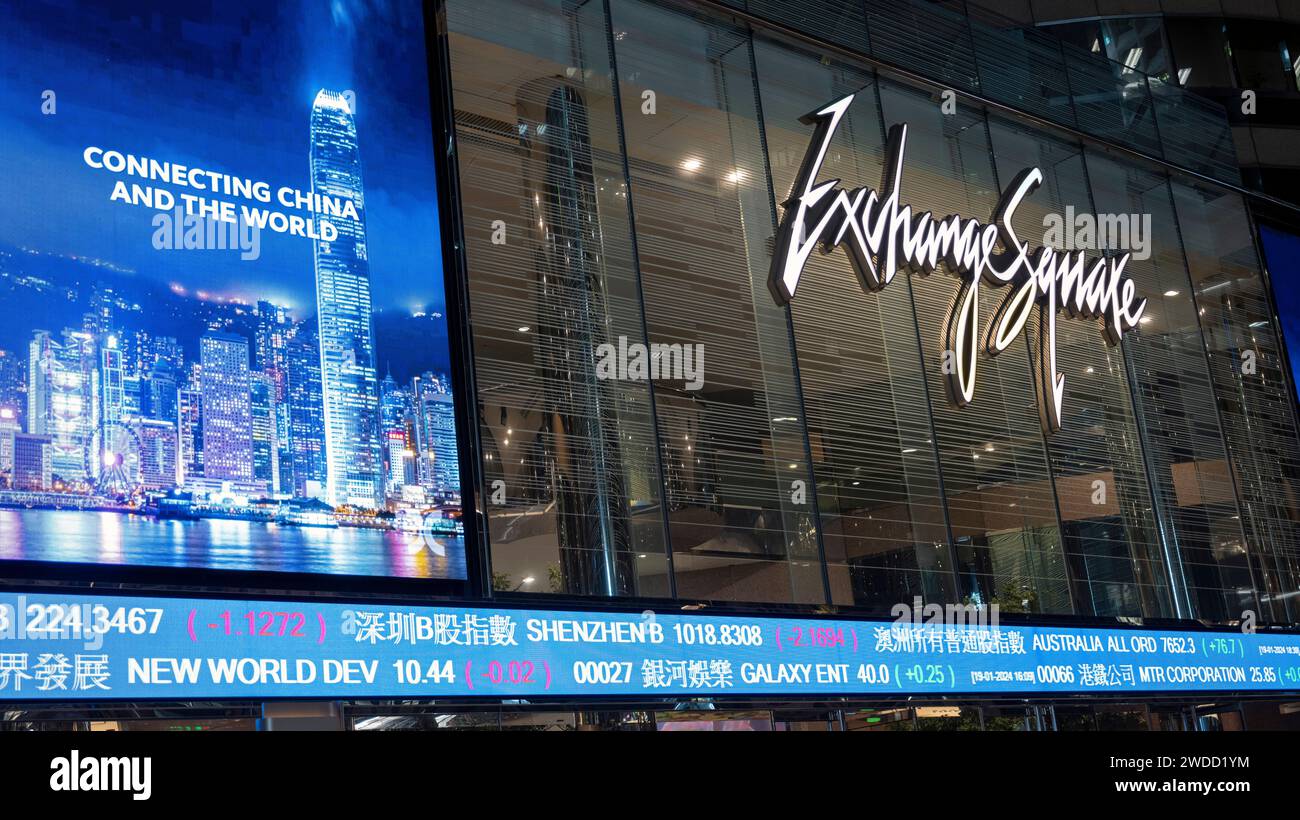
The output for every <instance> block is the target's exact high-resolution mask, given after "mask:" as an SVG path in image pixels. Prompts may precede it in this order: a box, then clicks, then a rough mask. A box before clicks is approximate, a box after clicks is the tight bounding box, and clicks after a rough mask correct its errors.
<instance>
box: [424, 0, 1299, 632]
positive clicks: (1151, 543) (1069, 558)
mask: <svg viewBox="0 0 1300 820" xmlns="http://www.w3.org/2000/svg"><path fill="white" fill-rule="evenodd" d="M742 6H743V7H742ZM442 13H443V15H445V16H444V19H441V20H440V21H439V25H440V26H441V27H442V31H443V33H444V34H445V39H444V40H443V42H444V44H445V49H446V55H445V56H446V67H447V68H448V69H449V74H448V77H447V78H446V82H447V84H448V85H449V86H450V88H449V92H448V93H449V95H450V103H451V105H450V108H451V111H452V115H453V116H452V120H453V122H452V123H450V126H451V128H452V129H453V131H454V149H455V150H454V161H453V172H454V174H455V176H456V191H457V193H456V196H457V201H456V203H455V204H456V206H457V211H458V213H457V216H456V220H457V225H456V228H455V231H456V234H457V241H458V243H459V245H458V247H459V249H460V250H461V251H462V258H461V259H460V260H458V261H459V263H460V264H462V265H463V267H464V271H463V272H464V274H465V281H466V283H467V302H468V304H467V306H466V311H467V316H468V328H469V340H468V341H469V347H470V351H469V355H471V356H472V361H473V368H472V369H473V373H474V379H475V388H476V401H475V402H474V406H473V408H472V416H473V418H472V421H473V423H474V424H475V425H476V430H474V431H473V438H474V439H475V450H476V452H475V459H474V460H475V462H476V467H477V475H475V476H473V477H471V476H468V475H467V476H465V479H466V481H467V482H468V481H472V482H473V483H474V485H475V486H474V490H475V493H474V495H475V498H476V499H477V504H478V513H479V515H478V520H479V521H480V522H481V525H480V527H479V529H480V530H481V532H480V533H479V535H480V540H481V541H482V549H483V553H484V554H483V557H484V559H485V561H486V564H487V566H489V567H490V579H491V587H492V594H495V595H496V596H497V597H503V598H510V597H512V596H522V597H538V598H541V599H544V600H560V599H564V598H570V599H571V598H580V599H584V600H588V601H617V600H624V599H632V600H642V599H644V600H653V601H660V602H662V601H665V600H667V601H673V602H678V603H680V604H682V605H687V606H690V605H696V604H703V605H709V604H715V605H718V604H725V605H729V606H733V607H734V606H740V607H768V608H770V607H793V608H797V609H803V610H808V611H813V610H816V611H826V610H827V609H828V608H834V609H836V610H839V611H844V612H860V613H862V614H876V615H879V614H887V613H888V612H889V611H890V608H891V607H892V606H893V605H895V604H897V603H899V602H910V601H912V600H913V599H914V597H916V596H920V597H921V598H923V599H924V600H925V601H926V602H938V603H977V604H987V603H997V604H999V605H1000V607H1001V608H1002V610H1003V611H1004V612H1027V613H1033V614H1036V615H1039V616H1056V615H1065V616H1086V617H1102V618H1144V619H1184V620H1192V619H1195V620H1200V621H1203V622H1207V623H1213V624H1226V623H1233V622H1237V621H1239V620H1242V619H1243V618H1244V617H1254V618H1257V619H1258V620H1259V621H1260V622H1262V623H1277V624H1295V623H1297V622H1300V608H1297V603H1296V594H1297V592H1300V540H1298V539H1300V530H1298V529H1297V524H1298V522H1300V498H1297V491H1300V475H1298V474H1297V471H1298V470H1300V438H1297V427H1296V414H1295V402H1294V392H1293V386H1292V385H1291V384H1290V381H1289V376H1288V368H1287V366H1286V363H1285V361H1286V354H1285V351H1284V350H1283V348H1282V345H1281V342H1280V341H1279V338H1280V337H1279V333H1278V326H1277V319H1276V315H1275V310H1274V308H1273V307H1272V303H1271V297H1270V292H1269V288H1268V284H1267V277H1266V272H1265V269H1264V265H1263V263H1262V261H1261V256H1260V254H1259V252H1258V250H1257V242H1256V235H1255V228H1254V225H1253V221H1252V217H1251V212H1250V208H1249V205H1248V194H1246V193H1245V192H1244V191H1243V190H1242V189H1241V188H1240V187H1239V184H1240V177H1239V175H1238V172H1237V170H1236V163H1235V155H1234V154H1233V153H1232V146H1231V140H1230V138H1227V139H1225V138H1224V135H1226V134H1227V133H1228V124H1227V121H1226V119H1225V118H1224V117H1223V115H1222V113H1221V112H1218V113H1216V107H1215V106H1213V104H1210V103H1208V101H1205V100H1203V99H1201V98H1198V97H1196V95H1194V94H1191V93H1190V92H1187V91H1185V90H1183V89H1181V88H1178V87H1176V86H1175V85H1173V84H1170V83H1169V82H1167V81H1166V80H1165V79H1162V78H1161V76H1158V75H1150V76H1148V75H1147V74H1144V73H1142V72H1140V71H1137V70H1135V69H1134V68H1132V67H1131V66H1126V65H1124V64H1123V63H1116V62H1113V61H1110V60H1107V59H1106V58H1105V56H1104V55H1098V54H1094V53H1090V52H1089V51H1087V50H1086V49H1083V48H1076V47H1075V46H1074V45H1071V44H1070V43H1066V42H1062V41H1061V40H1059V39H1057V38H1054V37H1052V36H1051V35H1049V34H1046V33H1044V32H1041V31H1037V30H1034V29H1032V28H1031V29H1019V28H1008V27H1006V26H999V25H997V24H995V23H994V22H992V21H990V20H987V19H985V16H984V15H983V13H982V12H980V11H979V10H977V9H974V8H968V7H967V6H966V4H964V3H948V2H943V3H920V2H917V3H907V2H902V3H890V4H876V3H866V4H863V3H857V2H837V3H816V4H813V3H806V4H805V3H780V4H778V3H766V2H759V1H758V0H750V2H748V3H733V4H723V3H652V2H648V1H647V0H607V2H597V1H596V0H590V1H589V2H574V1H573V0H473V2H471V1H470V0H448V2H446V3H445V4H444V6H443V10H442ZM848 94H855V95H856V96H855V97H854V101H853V103H852V104H851V106H850V107H849V109H848V110H847V112H846V113H845V115H844V117H843V119H842V121H841V122H840V124H839V127H838V128H837V129H836V130H835V132H834V136H833V140H832V143H831V145H830V147H829V149H828V151H827V153H826V156H825V160H824V163H823V165H822V168H821V171H820V174H819V176H818V179H819V180H832V179H839V180H841V181H842V184H843V186H844V187H845V188H846V189H851V188H855V187H859V186H866V187H870V188H873V189H874V188H877V187H878V186H879V184H880V181H881V179H882V175H883V173H884V170H885V169H884V167H883V165H884V158H885V150H886V137H887V134H888V131H889V129H890V127H891V126H894V125H897V124H902V123H906V124H907V127H908V142H907V153H906V160H905V166H906V171H905V176H906V181H905V183H904V186H905V187H904V190H903V192H902V194H901V199H902V201H903V202H905V203H908V204H910V205H911V206H912V208H913V209H914V210H915V211H930V212H932V213H934V214H935V215H936V217H938V216H942V215H946V214H959V215H962V216H964V217H974V218H978V219H981V220H986V221H987V220H988V219H989V218H990V214H991V213H992V212H993V211H994V209H995V207H996V206H997V204H998V201H999V199H1000V198H1001V195H1002V192H1003V191H1004V190H1005V189H1006V188H1007V187H1008V185H1009V184H1010V182H1011V180H1012V179H1013V178H1015V177H1016V175H1017V174H1018V173H1020V171H1021V170H1022V169H1025V168H1029V167H1037V168H1039V169H1041V171H1042V174H1043V182H1042V185H1041V187H1040V188H1039V189H1038V190H1037V191H1036V192H1035V193H1034V194H1033V195H1032V196H1030V197H1028V198H1027V199H1026V200H1025V201H1024V202H1023V204H1022V205H1021V207H1020V208H1019V209H1018V210H1017V211H1016V213H1015V218H1014V225H1013V227H1014V228H1015V230H1016V232H1017V233H1018V234H1019V235H1020V236H1021V237H1022V238H1026V239H1028V240H1029V241H1030V242H1031V244H1034V245H1038V244H1053V241H1052V240H1051V234H1050V233H1045V231H1046V228H1047V226H1049V225H1051V224H1053V220H1054V218H1055V217H1057V216H1060V215H1066V216H1065V218H1066V219H1067V220H1073V219H1074V217H1075V216H1076V215H1112V216H1115V217H1118V216H1124V217H1125V219H1129V218H1130V217H1131V221H1130V222H1128V223H1127V224H1130V225H1132V226H1133V231H1134V233H1133V235H1132V236H1131V237H1130V240H1132V241H1131V242H1130V243H1129V246H1126V247H1124V248H1123V250H1129V251H1131V252H1132V255H1131V258H1130V259H1129V261H1128V265H1127V269H1126V270H1127V273H1128V275H1129V276H1131V277H1132V278H1133V280H1134V282H1135V284H1136V286H1137V291H1138V293H1139V294H1140V295H1141V296H1142V297H1144V298H1146V299H1147V300H1148V303H1147V307H1146V310H1145V312H1144V315H1143V318H1142V321H1141V323H1140V325H1139V326H1138V327H1137V328H1136V329H1135V330H1134V331H1133V332H1130V333H1128V334H1126V335H1125V337H1124V338H1123V340H1122V342H1121V343H1120V344H1119V345H1116V346H1110V345H1108V344H1106V342H1105V341H1103V339H1102V337H1101V334H1100V333H1099V332H1098V328H1097V325H1096V324H1095V323H1092V322H1083V321H1076V320H1073V319H1067V318H1066V317H1064V316H1062V317H1061V318H1060V321H1058V323H1057V354H1056V355H1057V367H1058V369H1059V371H1060V372H1061V373H1063V374H1065V375H1066V382H1065V384H1066V387H1065V396H1064V401H1063V408H1064V412H1063V418H1062V420H1061V429H1060V430H1059V431H1058V432H1055V433H1045V432H1044V431H1043V428H1042V426H1041V425H1040V423H1039V418H1038V405H1037V401H1038V398H1037V393H1038V390H1037V388H1036V386H1035V385H1036V382H1035V379H1036V378H1037V376H1036V373H1035V364H1034V356H1033V354H1032V351H1033V350H1034V349H1035V345H1036V343H1037V341H1038V339H1037V338H1036V337H1035V336H1034V334H1032V333H1031V334H1028V337H1027V338H1024V339H1018V340H1017V341H1016V342H1015V345H1014V347H1013V349H1011V350H1007V351H1005V353H1004V354H1003V355H1000V356H998V357H996V358H990V357H981V359H980V361H979V375H978V383H977V387H976V398H975V400H974V401H973V402H972V403H970V404H969V405H968V406H965V407H957V406H955V405H954V404H952V403H951V402H950V401H949V399H948V396H947V394H946V392H945V384H944V382H945V378H946V377H945V375H944V366H945V362H944V361H943V354H944V350H943V345H942V339H943V337H944V325H945V322H946V320H947V314H948V311H949V308H950V306H951V304H952V301H953V297H954V294H955V293H956V292H957V286H958V280H957V279H956V278H955V277H954V276H952V275H950V272H948V271H946V270H944V269H941V270H939V271H937V272H936V273H934V274H931V275H928V276H922V275H916V274H912V275H908V274H900V275H899V277H898V278H897V279H896V280H895V281H894V283H893V284H892V285H891V286H890V287H888V288H884V289H882V290H879V291H877V292H866V291H864V289H863V288H862V287H861V286H860V285H859V280H858V277H857V276H856V275H855V273H854V269H853V266H852V264H851V262H850V260H849V257H848V256H847V255H846V254H845V253H844V252H843V251H841V250H834V251H833V252H830V253H826V254H821V253H814V254H813V255H812V257H811V258H810V260H809V262H808V265H807V268H806V270H805V272H804V275H803V279H802V280H801V282H800V286H799V288H800V289H799V296H798V298H795V299H794V300H793V301H791V302H790V303H789V304H788V305H783V304H781V303H779V302H778V301H776V300H775V299H774V298H773V296H772V293H771V292H770V291H769V286H768V279H769V271H770V270H771V267H772V254H773V249H774V246H775V242H776V235H777V231H778V225H779V222H780V219H781V217H782V214H783V212H784V206H785V203H786V202H787V199H788V197H790V196H791V190H792V187H793V185H794V183H795V179H796V175H797V174H798V172H799V170H800V167H801V163H802V162H803V161H804V156H805V153H806V151H807V150H808V147H809V145H810V142H811V141H812V139H813V128H812V126H811V125H810V124H808V123H807V122H806V121H801V117H804V115H806V114H808V113H809V112H810V111H815V110H818V109H820V108H822V107H823V106H825V105H826V104H828V103H830V102H833V101H835V100H838V99H840V98H842V97H844V96H846V95H848ZM1058 221H1059V220H1058ZM1078 224H1082V223H1077V222H1076V223H1074V225H1073V226H1072V225H1071V224H1070V222H1069V221H1067V223H1066V226H1067V227H1066V230H1067V231H1068V230H1069V229H1070V228H1071V227H1077V225H1078ZM1044 236H1047V237H1048V239H1044V238H1043V237H1044ZM1076 238H1077V239H1079V240H1080V241H1081V242H1087V241H1090V240H1088V239H1086V238H1082V237H1079V236H1076ZM1139 240H1140V241H1139ZM1058 241H1059V237H1058ZM1120 250H1121V249H1120V248H1118V247H1112V248H1109V249H1107V248H1103V249H1101V250H1099V251H1097V253H1098V254H1106V255H1112V256H1113V255H1116V254H1118V253H1119V252H1120ZM1274 275H1277V274H1276V272H1275V273H1274ZM979 298H980V299H981V303H980V305H979V307H980V315H981V316H985V317H987V316H991V315H992V314H993V312H994V310H995V309H996V306H997V303H998V300H999V298H1000V297H999V296H998V295H997V293H996V292H995V291H993V290H992V289H984V291H983V293H982V295H981V296H980V297H979ZM639 355H644V356H645V359H646V360H645V361H644V362H643V364H644V365H645V367H646V370H645V371H644V374H648V375H649V376H654V377H653V378H652V377H645V378H640V377H637V376H636V373H637V372H639V371H637V370H636V367H635V366H634V365H633V363H634V361H635V359H636V358H637V356H639ZM610 361H614V362H615V363H616V365H622V366H623V367H624V368H625V369H624V370H619V369H618V367H615V369H614V370H613V371H611V370H610V368H609V366H608V365H609V362H610ZM660 363H662V364H663V367H659V364H660ZM683 363H684V364H685V365H688V366H687V367H685V368H678V369H677V370H674V369H673V368H671V367H668V365H669V364H683ZM688 371H689V372H688ZM611 373H612V374H613V375H611ZM623 374H627V375H628V377H620V376H621V375H623ZM484 586H485V589H484V590H483V591H484V592H485V593H486V592H489V591H488V590H487V589H486V586H487V584H486V583H485V584H484ZM548 596H549V597H548ZM1246 613H1254V615H1253V616H1248V615H1246Z"/></svg>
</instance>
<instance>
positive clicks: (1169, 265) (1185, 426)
mask: <svg viewBox="0 0 1300 820" xmlns="http://www.w3.org/2000/svg"><path fill="white" fill-rule="evenodd" d="M1085 160H1086V163H1087V167H1088V177H1089V181H1090V183H1091V187H1092V194H1093V203H1094V206H1095V207H1096V209H1097V211H1098V212H1099V213H1101V214H1103V215H1110V216H1113V217H1115V218H1119V217H1124V222H1126V223H1127V224H1128V225H1129V226H1130V230H1129V236H1128V237H1127V238H1125V237H1124V236H1122V235H1121V236H1117V237H1113V241H1112V244H1115V245H1119V246H1124V247H1125V248H1126V249H1129V250H1133V251H1135V252H1134V253H1133V256H1132V258H1130V260H1129V262H1128V266H1127V268H1126V272H1127V273H1128V274H1129V275H1130V276H1132V277H1133V279H1134V281H1135V282H1136V283H1137V288H1138V292H1139V293H1140V294H1142V295H1143V296H1145V297H1146V298H1147V299H1148V300H1149V301H1148V303H1147V306H1146V311H1145V313H1144V315H1143V317H1142V320H1141V322H1140V323H1139V325H1138V329H1137V331H1136V332H1135V333H1129V334H1127V336H1126V337H1125V339H1124V342H1123V346H1124V351H1125V355H1126V364H1127V366H1128V372H1129V374H1130V379H1131V380H1132V382H1133V386H1132V389H1133V394H1134V406H1135V407H1136V410H1137V420H1138V428H1139V430H1138V432H1139V435H1140V436H1141V439H1142V442H1143V445H1144V447H1145V452H1146V456H1147V459H1148V461H1149V472H1150V477H1151V483H1152V487H1153V494H1154V498H1155V500H1156V506H1157V513H1158V517H1159V522H1160V525H1161V527H1162V532H1161V535H1162V538H1163V539H1164V540H1163V543H1164V545H1165V547H1166V550H1165V551H1164V554H1163V556H1159V555H1154V554H1152V555H1149V556H1147V557H1146V558H1145V559H1143V558H1142V557H1141V556H1138V555H1134V556H1132V571H1133V574H1134V578H1135V579H1136V581H1137V583H1138V584H1139V587H1140V589H1141V592H1142V598H1141V608H1140V610H1138V609H1137V608H1136V607H1135V606H1129V607H1128V608H1127V609H1126V610H1125V611H1118V612H1115V613H1110V614H1131V615H1137V614H1144V615H1148V616H1162V617H1180V618H1193V617H1199V618H1205V619H1208V620H1222V619H1224V618H1225V617H1227V616H1228V614H1229V613H1228V612H1227V611H1226V609H1225V603H1226V602H1225V599H1224V594H1223V591H1224V590H1232V589H1238V588H1242V589H1249V586H1250V583H1249V580H1250V579H1249V575H1248V573H1247V572H1246V566H1245V559H1244V557H1242V556H1241V554H1240V550H1241V547H1242V544H1241V540H1242V532H1241V521H1240V518H1239V515H1238V513H1239V511H1238V509H1237V504H1236V499H1235V496H1234V492H1233V482H1232V476H1231V474H1230V472H1229V470H1228V464H1227V461H1226V458H1225V453H1224V443H1223V434H1222V430H1221V428H1220V423H1219V416H1218V412H1217V409H1216V407H1215V402H1214V393H1213V391H1212V389H1211V387H1212V383H1211V381H1210V376H1209V371H1208V367H1207V364H1206V358H1205V345H1204V342H1203V340H1202V338H1201V329H1200V324H1199V321H1198V320H1199V317H1198V316H1197V311H1196V304H1195V302H1194V301H1193V299H1192V294H1191V292H1190V282H1189V281H1188V277H1187V268H1186V266H1185V264H1184V261H1183V254H1182V248H1181V245H1180V243H1179V236H1178V225H1177V222H1176V221H1175V219H1174V210H1173V201H1172V199H1171V198H1170V195H1169V186H1168V184H1167V182H1166V180H1165V177H1164V176H1163V175H1161V174H1158V173H1155V172H1153V171H1150V170H1147V169H1145V168H1142V167H1139V166H1137V165H1134V164H1131V163H1129V162H1127V161H1125V160H1121V159H1118V158H1115V157H1112V156H1109V155H1107V154H1104V153H1101V152H1099V151H1092V150H1089V151H1088V152H1087V153H1086V154H1085ZM1135 219H1136V220H1137V221H1136V222H1134V220H1135ZM1146 224H1149V226H1150V228H1149V229H1146V228H1145V225H1146ZM1134 225H1136V226H1137V230H1138V231H1142V232H1144V233H1146V234H1147V235H1146V236H1145V238H1144V240H1143V241H1141V242H1139V241H1137V236H1138V234H1137V233H1136V232H1135V231H1134V230H1133V229H1132V228H1133V226H1134ZM1143 246H1145V247H1143ZM1144 256H1145V257H1147V258H1141V257H1144ZM1116 570H1117V571H1118V570H1119V567H1118V565H1117V566H1116ZM1126 603H1127V602H1126Z"/></svg>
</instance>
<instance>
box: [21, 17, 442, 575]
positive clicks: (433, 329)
mask: <svg viewBox="0 0 1300 820" xmlns="http://www.w3.org/2000/svg"><path fill="white" fill-rule="evenodd" d="M427 71H428V69H427V61H426V58H425V29H424V20H423V17H422V10H421V4H420V3H418V2H414V0H404V1H402V2H395V3H384V4H353V3H333V4H330V3H320V2H310V0H294V1H293V2H287V3H279V2H277V3H266V2H257V1H256V0H233V2H223V3H219V4H194V3H185V4H174V3H166V2H147V3H139V4H131V5H130V7H129V8H127V7H124V6H120V5H119V4H104V3H91V2H70V3H60V4H50V3H22V4H11V5H10V6H9V8H8V11H7V12H6V20H5V25H4V26H3V27H0V163H2V164H0V167H2V168H3V172H0V316H3V321H0V560H10V561H37V562H70V563H77V564H114V565H128V566H162V567H184V568H201V569H220V570H251V571H278V572H292V573H325V574H336V575H361V576H386V577H406V578H444V579H461V578H464V577H465V551H464V548H463V544H462V535H461V532H462V528H461V524H460V516H459V511H460V478H459V469H458V464H457V447H456V425H455V418H454V414H453V410H452V388H451V383H450V379H449V373H450V371H451V362H450V356H449V351H448V344H447V338H448V332H447V321H446V318H445V314H446V300H445V292H444V283H443V275H442V264H441V257H440V246H439V232H438V205H437V199H436V183H435V172H434V155H433V140H432V127H431V123H430V106H429V99H430V94H429V79H428V75H427Z"/></svg>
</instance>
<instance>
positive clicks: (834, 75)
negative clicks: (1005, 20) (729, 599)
mask: <svg viewBox="0 0 1300 820" xmlns="http://www.w3.org/2000/svg"><path fill="white" fill-rule="evenodd" d="M755 59H756V62H757V66H758V77H759V89H760V91H761V99H762V104H763V122H764V131H765V134H766V138H767V153H768V158H769V161H770V165H771V174H772V188H773V194H774V196H775V200H776V204H780V203H784V202H785V201H786V200H787V198H792V197H793V196H794V195H795V193H794V191H793V190H792V189H793V186H794V184H795V176H796V174H797V173H798V171H799V167H800V164H801V162H802V161H803V157H804V155H805V153H806V151H807V150H808V149H809V146H810V144H811V141H812V139H813V128H812V127H811V126H808V125H805V124H803V123H801V122H800V121H799V120H800V118H801V117H803V116H804V115H805V114H808V113H809V112H810V111H814V110H816V109H819V108H821V107H822V106H824V105H826V104H827V103H830V102H833V101H835V100H838V99H840V98H842V97H844V96H846V95H848V94H856V97H855V99H854V101H853V103H852V105H851V106H850V107H849V109H848V112H847V113H846V114H845V116H844V118H843V119H842V120H841V122H840V124H839V127H838V129H837V130H836V133H835V135H834V138H833V142H832V145H831V149H830V150H829V151H828V153H827V156H826V160H825V162H824V164H823V166H822V170H821V172H820V174H819V176H818V179H819V180H830V179H840V180H842V183H841V184H842V186H843V187H845V188H846V189H851V188H855V187H857V186H869V187H872V188H875V187H877V186H879V185H880V178H881V171H882V168H883V162H882V160H883V154H884V141H883V138H882V133H883V132H882V129H881V126H880V108H879V102H878V100H877V98H876V87H875V81H874V78H873V77H872V75H871V73H870V72H868V71H865V70H863V69H861V68H855V67H852V66H848V65H843V64H840V63H835V62H833V61H826V60H822V59H819V57H818V56H816V55H812V54H808V53H804V52H802V51H799V50H796V49H794V48H793V47H790V46H787V45H785V44H782V43H778V42H774V41H769V40H763V39H759V40H757V41H756V43H755ZM778 213H779V211H778ZM790 310H791V315H792V319H793V323H794V333H795V341H796V345H797V347H798V355H799V376H800V382H801V384H802V387H803V399H804V411H805V413H806V414H807V426H808V438H809V441H810V443H811V448H810V452H811V454H812V460H813V471H814V473H815V474H816V478H817V500H818V504H819V510H820V514H821V522H822V537H823V541H824V543H825V549H826V561H827V571H828V573H829V576H830V584H831V594H832V599H833V600H834V602H835V603H839V604H852V605H856V606H861V607H869V608H872V609H878V610H881V611H883V612H888V611H889V609H890V607H892V606H893V605H894V604H896V603H898V602H900V601H903V602H908V603H910V602H911V601H912V600H913V598H914V597H915V596H918V595H919V596H921V597H922V598H923V599H924V600H926V601H927V602H929V601H934V602H939V603H944V602H952V601H955V600H956V598H955V594H956V593H955V590H956V586H955V584H954V575H953V562H952V558H951V552H950V548H949V535H948V528H947V521H946V517H945V514H944V509H943V498H942V494H941V483H940V480H939V471H938V460H937V457H936V450H935V446H934V442H933V431H932V430H931V427H930V419H929V402H928V401H927V399H926V390H927V387H926V383H925V375H924V372H925V371H924V365H923V363H922V358H921V351H920V339H919V338H918V336H917V330H916V316H915V313H914V311H913V309H912V296H911V283H910V281H909V280H908V278H907V277H906V276H900V277H899V278H898V279H896V280H895V282H894V284H892V285H891V286H889V287H887V288H885V289H883V290H880V291H878V292H875V293H866V292H864V291H863V289H862V287H861V285H860V284H859V283H858V278H857V275H856V274H855V273H854V270H853V266H852V264H851V263H850V261H849V258H848V256H847V255H846V253H845V252H844V251H843V250H840V249H836V250H834V251H832V252H830V253H813V255H812V256H811V257H810V258H809V260H808V263H807V266H806V267H805V269H804V273H803V276H802V277H801V278H800V280H799V286H798V289H797V290H796V294H795V298H794V299H793V300H792V301H791V302H790Z"/></svg>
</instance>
